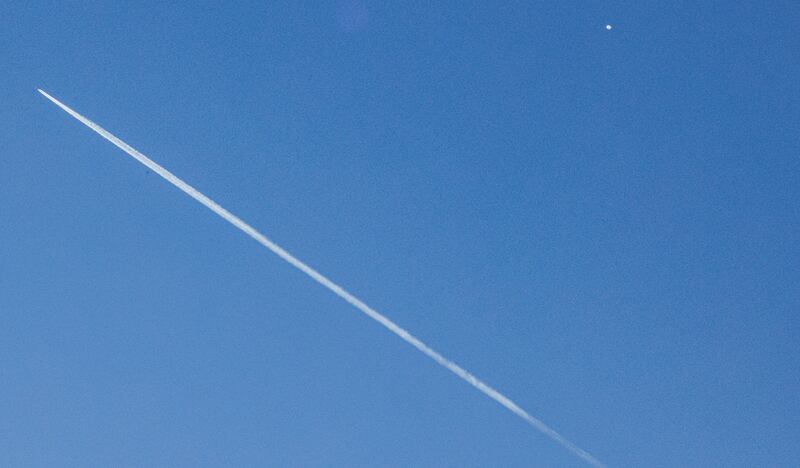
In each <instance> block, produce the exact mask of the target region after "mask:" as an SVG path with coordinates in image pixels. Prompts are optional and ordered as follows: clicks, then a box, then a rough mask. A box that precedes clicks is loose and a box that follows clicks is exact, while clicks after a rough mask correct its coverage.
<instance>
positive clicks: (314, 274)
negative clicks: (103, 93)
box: [37, 88, 605, 467]
mask: <svg viewBox="0 0 800 468" xmlns="http://www.w3.org/2000/svg"><path fill="white" fill-rule="evenodd" d="M37 91H39V92H40V93H41V94H42V95H43V96H44V97H46V98H47V99H49V100H50V101H52V102H53V103H54V104H55V105H57V106H58V107H60V108H62V109H63V110H64V111H65V112H66V113H68V114H69V115H71V116H73V117H75V118H76V119H78V120H79V121H81V123H83V124H84V125H86V126H87V127H89V128H91V129H92V130H94V131H95V132H97V133H98V134H100V136H102V137H103V138H105V139H106V140H108V141H110V142H111V143H113V144H114V145H116V146H117V147H118V148H119V149H121V150H122V151H124V152H126V153H128V154H129V155H130V156H132V157H133V158H134V159H136V160H137V161H139V162H140V163H142V164H144V165H145V166H147V167H149V168H150V169H152V170H153V172H155V173H156V174H158V175H160V176H161V177H163V178H164V179H166V180H167V182H169V183H171V184H172V185H174V186H176V187H178V188H179V189H181V190H183V191H184V192H185V193H186V194H187V195H189V196H190V197H192V198H194V199H195V200H197V201H199V202H200V203H202V204H203V205H205V207H206V208H208V209H209V210H211V211H213V212H214V213H216V214H218V215H219V216H220V217H222V219H224V220H225V221H227V222H229V223H231V224H233V225H234V226H235V227H237V228H239V229H240V230H241V231H243V232H244V233H245V234H247V235H248V236H250V237H252V238H253V239H255V241H256V242H258V243H259V244H261V245H263V246H264V247H266V248H268V249H269V250H271V251H272V252H273V253H274V254H275V255H277V256H279V257H280V258H282V259H284V260H285V261H286V262H287V263H289V264H290V265H292V266H293V267H295V268H297V269H298V270H300V271H302V272H303V273H305V274H306V275H308V276H310V277H311V279H313V280H314V281H316V282H317V283H319V284H321V285H323V286H325V287H326V288H328V289H329V290H331V292H333V293H334V294H336V295H337V296H339V297H341V298H342V299H344V300H345V301H347V302H349V303H350V304H352V305H353V306H354V307H355V308H356V309H358V310H360V311H361V312H363V313H364V314H366V315H367V316H368V317H369V318H371V319H372V320H375V321H376V322H378V323H380V324H381V325H383V326H384V327H386V328H388V329H389V331H391V332H392V333H394V334H395V335H397V336H399V337H400V338H402V339H403V340H404V341H406V342H407V343H408V344H410V345H411V346H413V347H415V348H417V349H418V350H420V351H422V352H423V353H424V354H425V355H426V356H428V357H429V358H431V359H433V360H434V361H436V362H437V363H439V364H440V365H441V366H443V367H445V368H446V369H447V370H449V371H450V372H452V373H454V374H455V375H457V376H459V377H460V378H461V379H463V380H465V381H466V382H467V383H469V384H470V385H472V386H473V387H475V388H477V389H478V390H480V391H481V392H483V393H484V394H485V395H486V396H488V397H489V398H491V399H493V400H494V401H496V402H498V403H500V404H501V405H503V406H505V407H506V408H507V409H508V410H510V411H511V412H512V413H514V414H516V415H517V416H519V417H520V418H522V419H524V420H525V421H526V422H527V423H528V424H530V425H531V426H533V427H534V428H536V429H538V430H539V431H540V432H542V433H543V434H544V435H546V436H548V437H550V438H551V439H553V440H554V441H556V442H558V443H559V444H561V445H562V446H564V447H565V448H566V449H567V450H569V451H570V452H572V453H573V454H575V455H577V456H578V457H580V458H582V459H583V460H585V461H586V462H588V463H589V464H591V465H593V466H597V467H603V466H605V465H603V463H601V462H600V461H599V460H598V459H596V458H595V457H594V456H592V455H591V454H590V453H589V452H587V451H585V450H583V449H582V448H580V447H578V446H577V445H575V444H574V443H572V442H570V441H569V440H567V439H566V438H564V436H562V435H561V434H559V433H558V432H556V431H555V430H553V429H551V428H550V426H548V425H547V424H545V423H543V422H542V421H540V420H539V419H537V418H535V417H533V416H531V415H530V414H528V412H527V411H525V410H524V409H522V408H520V407H519V406H518V405H517V404H516V403H514V402H513V401H511V400H510V399H508V398H507V397H506V396H505V395H503V394H502V393H500V392H498V391H497V390H495V389H494V388H492V387H490V386H489V385H487V384H485V383H483V382H482V381H481V380H480V379H478V378H477V377H475V376H474V375H472V374H470V373H469V372H467V371H466V370H465V369H463V368H462V367H461V366H459V365H458V364H456V363H454V362H453V361H451V360H449V359H447V358H446V357H444V356H442V355H441V354H439V353H437V352H436V351H434V350H433V349H432V348H431V347H430V346H428V345H426V344H425V343H423V342H422V341H420V340H419V339H417V338H416V337H414V336H413V335H412V334H411V333H409V332H407V331H406V330H405V329H403V328H402V327H400V326H399V325H397V324H396V323H394V322H392V321H391V320H389V319H388V318H386V317H385V316H384V315H383V314H381V313H380V312H378V311H377V310H375V309H373V308H372V307H370V306H368V305H367V304H365V303H364V302H362V301H361V299H359V298H357V297H355V296H354V295H352V294H350V293H349V292H347V291H346V290H345V289H344V288H342V287H341V286H339V285H338V284H336V283H334V282H333V281H331V280H329V279H328V278H327V277H325V276H323V275H322V274H321V273H319V272H318V271H317V270H315V269H313V268H311V267H310V266H308V265H306V264H305V263H303V262H302V261H300V260H299V259H297V258H296V257H295V256H294V255H292V254H290V253H289V252H287V251H286V250H284V249H283V248H282V247H281V246H279V245H278V244H276V243H274V242H272V241H271V240H269V239H268V238H267V237H266V236H264V235H263V234H261V233H260V232H258V231H256V230H255V228H253V227H252V226H250V225H249V224H247V223H245V222H244V221H242V220H241V219H239V218H238V217H237V216H236V215H234V214H233V213H231V212H230V211H228V210H226V209H225V208H223V207H221V206H219V205H218V204H217V203H216V202H215V201H214V200H212V199H210V198H208V197H207V196H205V195H203V194H202V193H200V192H199V191H197V189H195V188H194V187H192V186H191V185H189V184H187V183H186V182H184V181H182V180H181V179H179V178H178V177H176V176H175V175H174V174H173V173H171V172H169V171H168V170H166V169H164V168H163V167H161V166H160V165H159V164H157V163H156V162H154V161H153V160H152V159H150V158H148V157H147V156H145V155H143V154H142V153H140V152H138V151H137V150H136V149H134V148H133V147H131V146H130V145H128V144H127V143H125V142H124V141H122V140H120V139H119V138H117V137H115V136H114V135H112V134H111V133H109V132H108V131H106V130H105V129H104V128H103V127H101V126H99V125H97V124H96V123H94V122H92V121H91V120H89V119H87V118H86V117H84V116H82V115H81V114H79V113H77V112H75V111H74V110H72V109H71V108H70V107H68V106H67V105H66V104H63V103H62V102H61V101H59V100H58V99H56V98H54V97H53V96H51V95H49V94H47V93H46V92H44V91H42V90H41V89H38V88H37Z"/></svg>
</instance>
